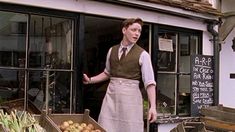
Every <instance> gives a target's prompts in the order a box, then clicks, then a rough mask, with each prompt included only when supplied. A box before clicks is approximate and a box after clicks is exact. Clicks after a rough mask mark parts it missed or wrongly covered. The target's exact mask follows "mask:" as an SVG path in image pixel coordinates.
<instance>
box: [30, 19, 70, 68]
mask: <svg viewBox="0 0 235 132" xmlns="http://www.w3.org/2000/svg"><path fill="white" fill-rule="evenodd" d="M72 31H73V24H72V20H69V19H64V18H51V17H45V16H36V15H33V16H32V17H31V23H30V44H29V67H34V68H44V67H46V66H47V68H53V69H70V68H71V58H72Z"/></svg>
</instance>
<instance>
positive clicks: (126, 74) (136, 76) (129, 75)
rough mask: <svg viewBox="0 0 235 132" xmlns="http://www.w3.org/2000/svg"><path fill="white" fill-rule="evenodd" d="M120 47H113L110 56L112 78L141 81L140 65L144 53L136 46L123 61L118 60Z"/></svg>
mask: <svg viewBox="0 0 235 132" xmlns="http://www.w3.org/2000/svg"><path fill="white" fill-rule="evenodd" d="M119 47H120V45H115V46H113V47H112V51H111V55H110V75H111V77H119V78H126V79H132V80H140V79H141V67H140V65H139V58H140V54H141V53H142V52H143V51H144V49H142V48H141V47H140V46H138V45H137V44H135V45H134V46H133V47H132V48H131V50H130V51H129V52H128V54H127V55H126V56H125V57H124V58H123V59H122V60H119V58H118V49H119Z"/></svg>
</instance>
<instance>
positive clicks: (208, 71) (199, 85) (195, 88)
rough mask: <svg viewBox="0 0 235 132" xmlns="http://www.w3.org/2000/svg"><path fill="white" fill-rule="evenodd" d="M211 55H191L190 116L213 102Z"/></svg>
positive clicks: (197, 113)
mask: <svg viewBox="0 0 235 132" xmlns="http://www.w3.org/2000/svg"><path fill="white" fill-rule="evenodd" d="M213 74H214V69H213V57H212V56H204V55H192V56H191V116H198V115H199V110H200V109H201V107H202V106H205V107H208V106H210V105H212V104H213Z"/></svg>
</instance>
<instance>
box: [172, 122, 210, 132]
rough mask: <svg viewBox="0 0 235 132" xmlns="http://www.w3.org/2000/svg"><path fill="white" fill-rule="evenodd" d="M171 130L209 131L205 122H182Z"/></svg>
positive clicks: (179, 131) (181, 131) (182, 131)
mask: <svg viewBox="0 0 235 132" xmlns="http://www.w3.org/2000/svg"><path fill="white" fill-rule="evenodd" d="M170 132H207V130H206V128H205V125H204V123H203V122H182V123H180V124H178V125H177V126H176V127H175V128H173V129H172V130H171V131H170Z"/></svg>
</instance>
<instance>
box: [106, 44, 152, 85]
mask: <svg viewBox="0 0 235 132" xmlns="http://www.w3.org/2000/svg"><path fill="white" fill-rule="evenodd" d="M133 46H134V44H131V45H128V46H125V48H127V50H126V54H128V52H129V51H130V50H131V48H132V47H133ZM123 47H124V46H123V45H121V46H120V47H119V49H118V57H119V59H120V57H121V55H122V52H123V51H122V48H123ZM111 51H112V48H110V49H109V51H108V54H107V58H106V67H105V70H104V72H105V73H106V74H108V75H110V62H109V58H110V54H111ZM139 65H140V66H141V73H142V80H143V82H144V86H145V88H147V86H148V85H150V84H154V85H156V82H155V79H154V72H153V67H152V62H151V58H150V55H149V54H148V53H147V52H146V51H143V52H142V53H141V54H140V59H139Z"/></svg>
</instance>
